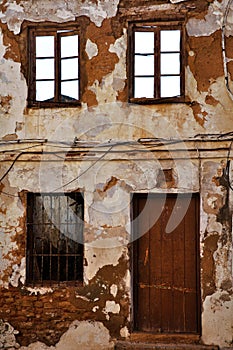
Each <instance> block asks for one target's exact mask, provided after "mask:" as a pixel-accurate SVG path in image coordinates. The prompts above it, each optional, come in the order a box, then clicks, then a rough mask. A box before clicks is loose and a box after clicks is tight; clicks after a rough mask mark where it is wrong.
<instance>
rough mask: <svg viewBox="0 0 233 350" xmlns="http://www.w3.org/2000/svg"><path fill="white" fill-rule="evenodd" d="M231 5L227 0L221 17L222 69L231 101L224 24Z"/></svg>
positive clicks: (231, 92)
mask: <svg viewBox="0 0 233 350" xmlns="http://www.w3.org/2000/svg"><path fill="white" fill-rule="evenodd" d="M231 3H233V0H229V1H228V3H227V6H226V9H225V12H224V16H223V23H222V57H223V69H224V76H225V84H226V88H227V91H228V93H229V95H230V97H231V99H232V100H233V91H232V90H231V88H230V85H229V72H228V68H227V57H226V42H225V34H226V33H225V30H226V23H227V17H228V14H229V11H230V7H231Z"/></svg>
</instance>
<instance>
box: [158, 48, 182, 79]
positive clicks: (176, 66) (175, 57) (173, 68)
mask: <svg viewBox="0 0 233 350" xmlns="http://www.w3.org/2000/svg"><path fill="white" fill-rule="evenodd" d="M161 74H180V54H179V53H164V54H163V53H162V54H161Z"/></svg>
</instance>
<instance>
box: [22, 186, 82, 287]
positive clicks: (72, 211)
mask: <svg viewBox="0 0 233 350" xmlns="http://www.w3.org/2000/svg"><path fill="white" fill-rule="evenodd" d="M83 208H84V205H83V197H82V195H81V193H78V192H73V193H65V194H64V193H55V194H48V193H41V194H39V193H38V194H37V193H36V194H35V193H28V196H27V282H28V283H32V284H47V283H50V284H52V283H59V282H67V281H82V280H83V244H82V243H83V214H84V209H83Z"/></svg>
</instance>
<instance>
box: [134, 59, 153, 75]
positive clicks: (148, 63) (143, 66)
mask: <svg viewBox="0 0 233 350" xmlns="http://www.w3.org/2000/svg"><path fill="white" fill-rule="evenodd" d="M135 75H154V56H152V55H150V56H135Z"/></svg>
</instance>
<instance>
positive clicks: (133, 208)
mask: <svg viewBox="0 0 233 350" xmlns="http://www.w3.org/2000/svg"><path fill="white" fill-rule="evenodd" d="M178 194H182V195H185V194H186V195H191V196H192V197H193V196H195V197H197V205H198V214H199V217H198V222H197V240H196V253H197V271H196V273H197V333H153V332H150V333H146V332H143V331H138V330H137V329H136V327H135V315H134V313H135V294H134V293H135V290H134V277H135V271H134V268H135V267H134V265H135V264H134V259H135V245H134V241H135V240H134V237H138V232H137V225H136V221H135V220H134V219H135V217H136V216H135V215H137V211H138V199H140V198H148V197H153V196H156V195H164V196H167V195H178ZM130 203H131V205H130V219H131V228H130V229H131V242H130V246H129V249H130V250H129V256H130V271H131V278H130V282H131V312H130V319H131V327H130V332H131V333H132V334H135V333H136V334H138V333H140V334H142V335H143V334H151V335H152V337H153V339H154V336H155V337H156V335H157V336H159V338H160V337H161V336H163V335H165V336H166V335H169V334H170V335H171V334H172V335H173V336H177V337H178V338H180V337H179V336H180V335H185V336H189V335H190V336H191V337H192V336H195V335H196V336H197V337H198V338H200V337H201V335H202V325H201V308H202V303H201V261H200V260H201V257H200V243H201V242H200V217H201V207H200V204H201V203H200V193H199V192H188V193H187V192H182V193H181V192H166V193H165V192H133V193H131V202H130Z"/></svg>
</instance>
